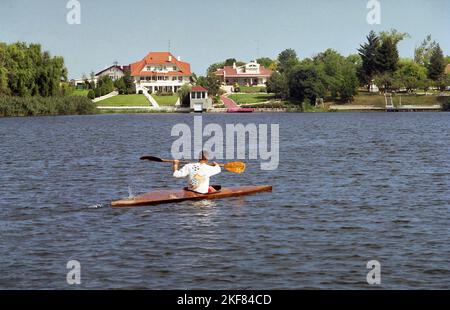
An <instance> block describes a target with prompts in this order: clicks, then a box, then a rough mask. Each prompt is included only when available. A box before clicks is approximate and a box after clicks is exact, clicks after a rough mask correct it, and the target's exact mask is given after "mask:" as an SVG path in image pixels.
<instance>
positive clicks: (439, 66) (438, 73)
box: [428, 44, 446, 82]
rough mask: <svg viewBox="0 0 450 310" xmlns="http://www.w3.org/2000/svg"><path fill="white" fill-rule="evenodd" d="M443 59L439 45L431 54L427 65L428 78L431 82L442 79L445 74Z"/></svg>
mask: <svg viewBox="0 0 450 310" xmlns="http://www.w3.org/2000/svg"><path fill="white" fill-rule="evenodd" d="M445 65H446V64H445V59H444V54H443V52H442V49H441V47H440V46H439V44H437V45H436V47H435V48H434V49H433V51H432V52H431V56H430V64H429V65H428V78H429V79H430V80H432V81H435V82H436V81H438V80H440V79H442V76H443V75H444V73H445Z"/></svg>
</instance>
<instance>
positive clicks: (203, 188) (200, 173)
mask: <svg viewBox="0 0 450 310" xmlns="http://www.w3.org/2000/svg"><path fill="white" fill-rule="evenodd" d="M220 171H221V169H220V166H219V165H217V166H210V165H208V164H203V163H202V164H201V163H195V164H187V165H185V166H184V167H183V168H181V169H179V170H177V171H175V172H174V173H173V176H174V177H176V178H184V177H188V188H189V190H191V191H194V192H197V193H201V194H207V193H208V189H209V178H210V177H212V176H213V175H216V174H218V173H220Z"/></svg>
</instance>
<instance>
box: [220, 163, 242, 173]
mask: <svg viewBox="0 0 450 310" xmlns="http://www.w3.org/2000/svg"><path fill="white" fill-rule="evenodd" d="M223 167H224V168H225V169H226V170H228V171H230V172H233V173H243V172H244V171H245V163H243V162H240V161H236V162H231V163H227V164H225V165H224V166H223Z"/></svg>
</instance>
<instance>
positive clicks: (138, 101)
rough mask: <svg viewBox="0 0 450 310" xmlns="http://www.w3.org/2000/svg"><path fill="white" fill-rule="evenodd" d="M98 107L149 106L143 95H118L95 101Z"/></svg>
mask: <svg viewBox="0 0 450 310" xmlns="http://www.w3.org/2000/svg"><path fill="white" fill-rule="evenodd" d="M97 106H99V107H127V106H128V107H142V106H151V105H150V102H149V101H148V100H147V98H145V96H144V95H118V96H114V97H111V98H108V99H105V100H102V101H100V102H98V103H97Z"/></svg>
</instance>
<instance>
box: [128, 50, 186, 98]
mask: <svg viewBox="0 0 450 310" xmlns="http://www.w3.org/2000/svg"><path fill="white" fill-rule="evenodd" d="M130 69H131V76H133V78H134V82H135V84H136V92H139V91H140V90H147V91H150V92H152V93H156V92H172V93H175V92H177V91H178V89H179V88H180V87H181V86H183V85H184V84H187V83H190V81H191V74H192V73H191V65H190V64H189V63H187V62H183V61H181V59H180V58H179V57H178V58H175V57H174V56H173V55H172V54H171V53H170V52H150V53H148V54H147V56H145V57H144V59H142V60H140V61H138V62H135V63H133V64H131V65H130Z"/></svg>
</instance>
